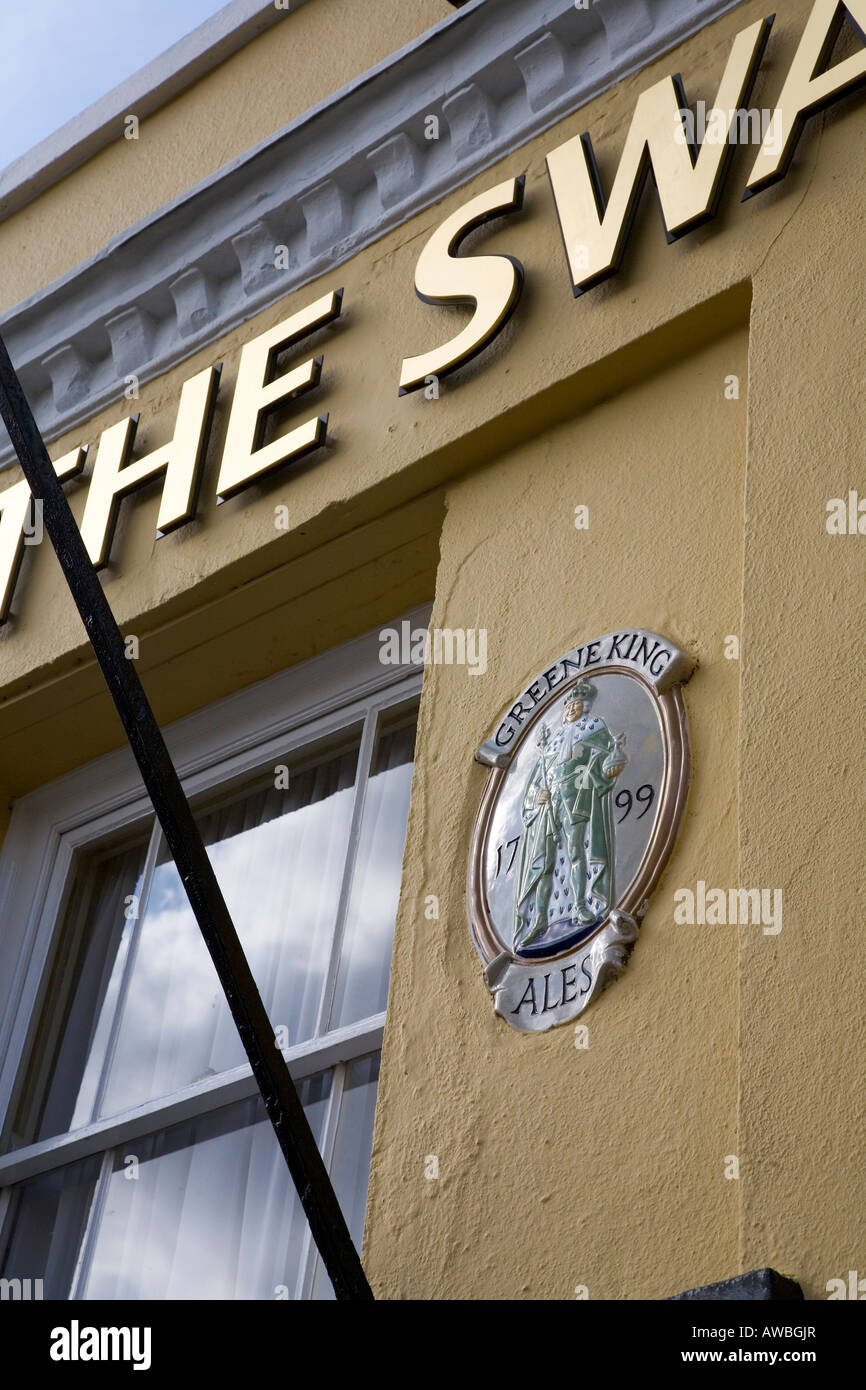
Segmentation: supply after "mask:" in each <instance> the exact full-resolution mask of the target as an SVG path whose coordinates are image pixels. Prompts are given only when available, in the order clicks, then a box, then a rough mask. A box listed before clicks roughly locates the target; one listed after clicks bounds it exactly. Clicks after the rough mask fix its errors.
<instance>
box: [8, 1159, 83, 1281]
mask: <svg viewBox="0 0 866 1390" xmlns="http://www.w3.org/2000/svg"><path fill="white" fill-rule="evenodd" d="M101 1166H102V1155H101V1154H96V1155H95V1156H94V1157H93V1158H85V1159H82V1160H81V1161H80V1162H79V1163H70V1164H69V1165H68V1167H66V1168H58V1169H56V1170H55V1171H54V1172H53V1173H44V1174H42V1175H41V1176H40V1177H38V1178H31V1180H30V1181H29V1182H22V1183H18V1184H17V1185H16V1186H15V1187H13V1188H11V1189H10V1207H9V1213H8V1216H7V1219H6V1223H5V1229H4V1232H3V1239H2V1243H0V1271H2V1276H3V1278H4V1279H42V1280H43V1281H44V1286H43V1290H42V1294H43V1297H44V1298H66V1297H68V1294H69V1289H70V1287H71V1285H72V1276H73V1274H74V1272H75V1265H76V1261H77V1259H78V1250H79V1247H80V1244H81V1236H82V1233H83V1231H84V1228H85V1225H86V1223H87V1213H88V1211H89V1210H90V1202H91V1198H92V1197H93V1190H94V1187H95V1185H96V1180H97V1178H98V1177H99V1170H100V1167H101Z"/></svg>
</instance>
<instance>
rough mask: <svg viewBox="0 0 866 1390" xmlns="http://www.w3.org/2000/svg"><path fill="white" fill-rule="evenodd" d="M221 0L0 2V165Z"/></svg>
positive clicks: (170, 41)
mask: <svg viewBox="0 0 866 1390" xmlns="http://www.w3.org/2000/svg"><path fill="white" fill-rule="evenodd" d="M225 4H226V0H24V2H22V0H0V169H2V168H5V167H6V165H7V164H10V163H11V162H12V160H13V159H17V158H18V156H19V155H21V154H24V152H25V151H26V150H29V149H31V148H32V146H33V145H37V144H38V143H39V141H40V140H44V139H45V137H46V135H51V133H52V132H53V131H55V130H57V129H59V127H60V126H62V125H65V124H66V122H67V121H69V120H71V119H72V118H73V116H77V115H78V114H79V112H81V111H83V110H84V108H85V107H86V106H90V104H91V103H92V102H94V101H98V100H99V98H100V97H101V96H104V95H105V93H106V92H110V91H111V88H112V87H116V86H117V84H118V82H122V81H123V80H124V79H125V78H127V77H130V76H131V75H132V73H134V72H137V71H138V69H139V68H142V67H144V65H145V63H149V62H150V61H151V59H152V58H156V57H157V56H158V55H159V54H160V53H164V52H165V50H166V49H167V48H170V47H171V45H172V44H173V43H177V41H178V39H181V38H183V36H184V34H188V33H189V32H190V30H191V29H195V28H196V27H197V26H198V25H199V24H201V23H203V21H204V20H206V19H208V18H209V17H210V16H211V15H213V14H217V13H218V11H219V10H221V9H224V8H225Z"/></svg>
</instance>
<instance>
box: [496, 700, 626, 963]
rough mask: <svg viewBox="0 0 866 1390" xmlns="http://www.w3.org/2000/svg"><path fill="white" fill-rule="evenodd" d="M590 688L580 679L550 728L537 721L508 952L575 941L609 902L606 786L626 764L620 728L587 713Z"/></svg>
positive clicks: (610, 832)
mask: <svg viewBox="0 0 866 1390" xmlns="http://www.w3.org/2000/svg"><path fill="white" fill-rule="evenodd" d="M596 695H597V691H596V688H595V686H594V685H593V684H592V682H591V681H588V680H580V681H578V682H577V684H576V685H575V686H574V687H573V688H572V689H571V690H570V691H569V693H568V695H567V696H566V698H565V701H564V703H563V705H562V723H561V727H560V728H559V729H558V730H557V732H556V733H555V734H551V731H550V727H549V725H548V724H546V723H545V724H542V725H541V728H540V730H539V733H538V737H537V739H536V745H537V747H538V750H539V756H538V761H537V762H536V763H535V765H534V767H533V769H532V771H531V773H530V776H529V779H528V782H527V785H526V791H525V793H524V797H523V803H522V807H521V819H522V821H523V825H524V827H525V828H524V833H523V837H522V844H521V850H520V861H519V867H518V872H517V876H516V880H515V890H514V937H513V944H514V951H515V954H516V955H517V956H520V957H523V958H532V957H533V956H536V955H543V954H546V953H547V952H549V951H550V949H551V941H552V940H557V939H558V940H559V942H560V949H561V947H562V945H564V944H565V942H564V941H563V940H562V938H567V939H568V942H569V944H572V945H577V944H578V943H579V942H580V941H581V940H583V939H584V938H585V937H587V936H588V935H590V933H591V932H592V931H593V930H594V928H595V927H596V926H597V925H598V924H599V923H600V922H601V921H602V920H603V919H604V918H605V917H606V916H607V914H608V912H609V911H610V908H611V905H612V903H613V892H614V885H613V875H614V858H615V856H614V843H613V840H614V828H613V823H612V818H611V810H610V802H611V792H612V790H613V788H614V786H615V784H616V780H617V778H618V777H619V775H620V773H621V772H622V771H623V769H624V768H625V766H626V762H627V759H626V755H625V743H626V735H625V734H624V733H622V734H617V735H614V734H612V733H611V731H610V730H609V729H608V727H607V724H606V723H605V721H604V720H603V719H600V718H598V716H596V715H594V714H593V713H592V707H593V704H594V702H595V699H596Z"/></svg>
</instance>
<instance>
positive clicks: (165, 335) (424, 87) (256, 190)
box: [0, 0, 742, 466]
mask: <svg viewBox="0 0 866 1390" xmlns="http://www.w3.org/2000/svg"><path fill="white" fill-rule="evenodd" d="M741 3H742V0H594V4H593V7H592V9H590V10H579V9H576V8H575V5H574V3H573V0H470V3H469V4H467V5H465V6H464V7H463V8H462V9H460V10H458V11H456V12H455V14H454V15H453V16H451V17H449V18H448V19H446V20H445V21H443V22H442V23H441V24H439V25H437V26H436V28H435V29H432V30H430V31H429V32H428V33H427V34H425V35H423V36H422V37H421V38H419V39H417V40H415V41H414V42H413V43H411V44H409V45H407V46H406V47H405V48H403V49H402V50H401V51H400V52H398V53H395V54H393V55H392V56H391V57H390V58H389V59H387V60H386V61H385V62H383V63H381V64H379V65H378V66H377V67H375V68H373V69H371V70H370V71H369V72H367V73H365V74H363V76H361V77H359V78H357V79H356V80H355V81H353V82H351V83H349V84H348V86H346V87H343V88H342V89H341V90H340V91H339V92H336V93H335V94H334V95H333V96H331V97H329V98H328V99H327V100H326V101H324V102H322V103H320V104H319V105H318V106H315V107H313V108H311V110H309V111H307V112H306V113H305V114H304V115H303V116H301V117H299V118H298V119H296V120H294V121H292V122H291V123H290V124H289V125H288V126H286V127H285V128H284V129H283V130H281V131H279V132H278V133H277V134H276V135H274V136H272V137H270V138H269V139H268V140H266V141H263V142H262V143H261V144H260V145H258V146H256V147H255V148H254V149H252V150H250V151H248V152H247V153H246V154H245V155H243V156H242V157H241V158H239V159H236V160H234V161H233V162H232V163H231V164H228V165H226V166H225V167H224V168H222V169H220V170H219V171H218V172H217V173H216V174H214V175H212V176H211V177H210V178H208V179H205V180H204V181H203V182H202V183H200V184H198V185H197V186H196V187H195V188H193V189H191V190H190V191H189V192H187V193H185V194H184V195H182V196H181V197H179V198H177V199H175V200H174V201H173V202H171V203H169V204H167V205H166V206H165V207H163V208H161V209H160V210H159V211H158V212H156V213H154V214H153V215H152V216H150V217H147V218H145V219H144V220H143V221H141V222H139V223H138V224H136V225H135V226H134V227H131V228H130V229H128V230H127V231H125V232H123V233H122V234H121V235H120V236H117V237H115V238H114V239H113V240H112V241H111V242H109V244H108V245H107V246H106V247H105V248H104V249H103V250H102V251H100V252H99V253H98V254H97V255H96V256H93V257H91V258H90V259H89V260H88V261H85V262H83V263H82V264H81V265H79V266H77V267H76V268H75V269H74V270H73V271H71V272H69V273H68V274H67V275H65V276H63V277H61V278H60V279H59V280H56V281H55V282H54V283H53V284H51V285H49V286H47V287H46V288H45V289H43V290H40V291H38V292H37V293H36V294H34V295H31V296H30V298H29V299H27V300H25V301H23V302H22V303H21V304H19V305H18V306H17V307H16V308H15V309H13V310H12V311H11V312H10V313H8V314H6V315H5V316H4V319H3V322H2V332H3V334H4V336H5V338H6V342H7V345H8V347H9V350H10V353H11V356H12V359H13V361H14V362H15V363H16V366H17V367H18V370H19V372H20V375H21V378H22V381H23V384H24V387H25V390H26V391H27V394H28V397H29V399H30V401H31V404H32V405H33V407H34V410H35V413H36V417H37V420H38V421H39V424H40V426H41V428H42V431H43V433H44V435H45V437H46V439H48V440H51V439H55V438H57V437H58V436H59V435H61V434H64V433H66V432H67V431H68V430H70V429H72V428H74V427H75V426H76V425H78V424H80V423H82V422H84V421H87V420H89V419H90V418H91V417H92V416H93V415H95V414H96V413H97V412H98V411H99V410H102V409H104V408H105V407H106V406H108V405H110V404H111V403H113V402H115V401H117V400H119V399H120V398H121V397H122V394H123V390H124V386H125V378H126V377H127V376H128V375H130V374H134V375H135V376H136V377H137V378H138V379H139V381H140V382H146V381H148V380H151V379H153V378H154V377H156V376H159V375H161V374H162V373H163V372H165V371H167V370H168V369H169V368H170V367H172V366H174V365H175V364H176V363H178V362H181V361H183V360H184V359H185V358H186V357H189V356H190V355H191V354H192V353H193V352H195V351H197V350H198V349H200V348H202V347H204V346H207V344H209V343H211V342H214V341H216V340H217V339H219V338H221V337H222V336H223V335H224V334H225V333H226V332H228V331H229V330H230V329H231V328H233V327H234V326H235V325H237V324H238V323H241V322H243V321H244V320H246V319H248V318H249V317H250V316H251V315H253V314H255V313H257V312H258V311H259V310H261V309H263V308H265V307H267V306H268V305H270V304H272V303H274V302H275V301H277V300H278V299H281V298H282V297H283V296H285V295H287V294H289V293H290V292H291V291H293V290H296V289H298V288H299V287H300V286H302V285H304V284H306V283H308V282H309V281H310V280H313V279H314V278H315V277H316V276H318V275H321V274H322V273H323V272H326V271H329V270H333V269H334V268H335V267H336V266H338V265H340V264H341V263H342V262H343V261H345V260H346V259H348V258H349V257H350V256H352V255H354V254H355V253H356V252H357V251H358V250H359V249H360V248H361V247H363V246H366V245H367V244H369V243H370V242H372V241H374V240H376V239H377V238H378V237H380V236H381V235H382V234H383V233H384V232H387V231H389V230H390V229H391V228H393V227H396V226H399V225H400V224H401V223H403V222H405V221H406V220H407V219H409V218H410V217H412V216H413V215H414V214H415V213H417V212H419V211H420V210H421V209H423V208H425V207H428V206H429V205H430V204H432V203H435V202H436V201H437V200H439V199H440V198H442V197H443V196H444V195H445V194H447V193H448V192H450V191H451V190H452V189H454V188H457V187H459V186H461V185H462V184H464V183H466V182H467V181H468V180H469V179H471V178H472V177H474V176H475V175H476V174H477V173H479V172H480V171H481V170H483V169H485V168H487V167H489V166H490V165H491V164H493V163H494V162H495V161H496V160H498V159H500V158H501V157H502V156H503V155H507V154H508V153H509V152H511V151H513V150H515V149H516V148H517V147H519V146H520V145H522V144H524V143H525V142H526V141H527V140H529V139H530V138H532V137H533V136H535V135H537V134H539V133H540V132H542V131H544V130H546V129H547V128H548V127H549V126H551V125H553V124H554V123H555V122H556V121H558V120H560V119H561V118H562V117H563V116H564V115H566V114H568V113H569V112H571V111H574V110H576V109H577V108H578V107H580V106H582V105H583V104H584V103H586V102H587V101H589V100H591V99H592V98H593V97H595V96H597V95H598V94H599V93H600V92H602V91H604V90H606V89H607V88H609V87H611V86H612V85H613V84H614V83H616V82H618V81H620V80H621V79H622V78H623V77H625V76H627V75H628V74H629V73H632V72H636V71H638V70H639V69H640V68H642V67H645V66H646V65H647V64H648V63H650V62H652V61H653V60H654V59H655V58H657V57H659V56H660V55H661V54H662V53H664V52H666V51H667V50H668V49H670V48H672V47H674V46H675V45H676V44H678V43H679V42H681V41H682V40H683V39H684V38H686V37H687V36H688V35H690V34H692V33H694V32H695V31H696V30H698V29H700V28H702V27H703V26H704V25H705V24H707V23H709V22H710V21H711V20H713V19H716V18H718V17H719V16H720V15H722V14H724V13H726V12H727V11H729V10H732V9H735V8H736V7H737V5H739V4H741ZM428 116H435V117H436V118H437V119H438V121H439V131H440V138H439V139H436V140H428V139H426V138H425V134H424V131H425V118H426V117H428ZM277 245H281V246H286V247H287V248H288V255H287V259H288V267H289V268H288V269H285V270H278V269H276V268H275V265H274V260H275V248H276V246H277ZM13 457H14V455H13V453H12V448H11V445H10V444H9V442H8V437H7V436H6V434H5V431H0V466H3V465H4V464H7V463H9V462H10V461H11V460H12V459H13Z"/></svg>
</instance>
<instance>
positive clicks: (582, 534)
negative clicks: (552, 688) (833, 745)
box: [367, 329, 747, 1298]
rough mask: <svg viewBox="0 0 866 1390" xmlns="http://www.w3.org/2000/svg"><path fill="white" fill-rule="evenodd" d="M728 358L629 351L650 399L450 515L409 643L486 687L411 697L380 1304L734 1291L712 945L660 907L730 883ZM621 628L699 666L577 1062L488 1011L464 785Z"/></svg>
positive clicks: (431, 678) (732, 666) (730, 350)
mask: <svg viewBox="0 0 866 1390" xmlns="http://www.w3.org/2000/svg"><path fill="white" fill-rule="evenodd" d="M746 358H747V335H746V331H745V329H743V330H740V331H739V332H736V333H734V334H732V335H730V336H727V337H725V338H723V339H722V340H721V341H720V342H719V343H717V344H714V345H713V346H712V347H710V348H707V349H705V350H703V351H699V352H697V353H694V354H692V355H690V357H689V358H688V360H686V361H685V362H679V363H675V364H674V365H672V366H670V367H669V368H667V369H662V370H660V371H658V372H657V373H656V374H653V370H654V367H655V365H656V364H655V363H654V362H653V358H652V355H651V354H650V353H648V354H647V356H646V367H647V371H648V373H649V375H648V377H647V379H646V380H643V381H641V382H640V383H639V384H638V385H635V386H633V387H632V388H631V389H628V390H626V391H624V392H623V393H622V394H618V395H615V396H614V397H613V398H612V399H611V400H609V401H607V402H606V403H604V404H603V405H600V406H598V407H597V408H596V409H594V410H592V411H590V412H588V413H587V414H586V415H584V416H583V418H582V419H580V420H576V421H573V422H569V423H567V424H562V425H560V426H559V427H558V428H556V429H554V430H552V431H548V432H545V433H543V434H541V435H540V436H539V437H538V438H537V439H535V440H533V441H532V442H531V443H529V444H526V445H524V446H523V447H521V448H519V449H516V450H514V451H512V452H510V453H509V454H507V455H506V456H505V457H503V458H500V459H498V460H497V461H496V462H495V463H492V464H491V465H490V466H489V467H488V468H486V469H483V470H480V471H479V472H478V473H476V474H473V476H472V477H471V478H470V479H467V480H466V481H464V482H461V483H459V484H457V485H456V486H455V487H453V488H451V489H449V491H448V495H447V513H446V521H445V527H444V530H443V535H442V554H441V561H440V567H439V574H438V578H437V590H436V603H435V607H434V611H433V617H432V623H433V624H434V626H438V627H458V628H460V627H464V628H465V627H483V628H486V629H487V632H488V638H487V641H488V662H489V667H488V671H487V673H486V674H484V675H476V676H473V675H470V674H469V671H468V670H467V669H466V668H459V667H456V666H442V667H435V668H433V669H431V671H430V673H429V675H428V678H427V683H426V686H425V691H424V704H423V715H422V719H421V726H420V731H419V742H420V746H421V748H422V749H423V750H424V756H423V758H422V760H421V764H420V766H419V768H418V770H417V772H416V782H415V795H414V799H413V813H412V821H411V825H410V833H409V850H408V852H407V857H406V861H405V866H404V868H405V889H404V899H403V903H402V907H401V926H400V942H401V943H402V949H398V950H397V951H396V952H395V959H394V967H393V975H392V982H391V1004H390V1007H391V1009H392V1014H391V1020H390V1022H389V1028H388V1040H387V1053H386V1059H385V1066H384V1069H383V1079H382V1092H381V1097H382V1099H381V1107H380V1112H379V1115H380V1118H379V1126H378V1130H377V1143H376V1155H375V1163H374V1184H373V1193H372V1198H371V1205H370V1211H369V1234H368V1242H367V1256H368V1260H369V1267H370V1273H371V1275H372V1277H373V1279H374V1281H375V1282H376V1285H377V1287H378V1289H379V1291H380V1293H382V1294H385V1295H387V1296H391V1297H425V1296H428V1295H429V1294H431V1293H435V1294H437V1295H440V1296H448V1297H455V1298H471V1297H494V1298H568V1297H571V1296H572V1293H573V1290H574V1287H575V1286H576V1285H578V1284H581V1285H585V1286H587V1287H588V1289H589V1294H590V1297H591V1298H641V1297H643V1298H661V1297H664V1296H665V1295H666V1294H669V1293H673V1292H676V1291H677V1290H678V1289H679V1288H680V1287H687V1286H689V1285H690V1284H694V1283H700V1282H707V1281H709V1280H711V1279H713V1278H715V1277H716V1275H717V1273H718V1272H719V1271H720V1270H734V1269H735V1268H736V1259H737V1200H738V1199H737V1191H736V1183H735V1182H732V1181H727V1180H725V1177H724V1155H726V1154H730V1153H732V1152H736V1137H735V1135H736V960H737V955H736V950H737V942H736V931H735V930H734V931H731V930H726V929H719V928H715V929H712V930H710V929H708V928H700V927H697V926H694V927H688V926H675V925H674V923H673V916H672V896H671V895H672V890H673V887H674V886H682V885H688V884H692V886H694V883H695V880H696V879H697V878H699V877H704V878H705V879H706V880H707V881H709V882H711V883H725V884H727V883H733V882H735V881H736V874H737V863H736V861H737V791H736V769H737V689H738V674H739V673H738V670H737V664H736V662H735V661H729V660H726V659H725V656H724V647H725V637H726V635H727V634H729V633H731V632H733V631H736V628H737V621H738V611H739V599H740V583H741V571H740V561H741V549H740V534H741V525H742V502H743V479H744V467H745V409H746V401H745V389H743V392H742V395H741V398H740V400H738V401H731V400H726V399H725V395H724V389H725V388H724V382H725V377H726V376H727V375H729V374H730V373H735V374H737V375H738V376H739V377H740V378H741V381H742V383H743V388H745V380H746ZM662 457H664V458H665V466H664V467H660V466H659V461H660V459H661V458H662ZM685 478H688V479H689V482H688V485H687V486H686V487H684V486H683V481H684V479H685ZM578 503H581V504H584V505H586V506H588V507H589V518H590V525H589V530H588V531H579V530H576V529H575V527H574V507H575V505H577V504H578ZM627 625H635V626H643V627H649V628H653V629H655V630H657V631H660V632H663V633H664V634H665V635H667V636H670V637H671V638H672V639H673V640H674V641H676V642H678V643H679V644H680V645H682V646H683V647H685V648H686V649H687V650H688V651H690V652H691V653H692V654H693V655H694V656H695V657H697V659H698V661H699V663H700V665H699V669H698V672H697V674H696V675H695V676H694V677H693V679H692V681H691V683H690V684H689V686H688V688H687V691H686V700H687V705H688V709H689V716H690V720H691V726H692V737H693V742H694V750H695V751H694V781H693V786H692V791H691V797H690V802H689V806H688V813H687V819H686V822H685V827H684V831H683V834H682V837H681V841H680V844H679V847H678V849H677V851H676V853H675V855H674V857H673V859H672V861H671V863H670V864H669V866H668V869H667V871H666V873H665V875H664V878H663V879H662V882H661V884H660V886H659V887H658V889H657V890H656V894H655V896H654V899H653V902H652V906H651V908H650V911H649V914H648V916H647V918H646V920H645V922H644V925H643V927H642V930H641V935H640V938H639V941H638V945H637V947H636V949H635V952H634V954H633V957H632V961H631V964H630V965H629V968H628V970H627V971H626V973H625V975H624V976H623V977H622V978H621V979H620V980H619V981H617V982H616V983H615V984H614V985H612V986H611V987H610V989H609V990H608V991H607V993H605V994H603V995H602V997H601V1000H600V1001H599V1002H598V1003H596V1004H594V1005H593V1006H592V1007H591V1008H590V1009H588V1010H587V1011H586V1013H584V1014H582V1015H581V1017H580V1023H581V1024H586V1025H587V1026H588V1029H589V1047H588V1049H587V1050H586V1051H582V1050H577V1049H576V1048H575V1046H574V1041H575V1037H574V1029H573V1028H572V1027H569V1026H564V1027H561V1028H557V1029H554V1030H552V1031H551V1032H549V1033H547V1034H544V1035H541V1036H536V1035H526V1034H520V1033H516V1032H514V1031H513V1030H511V1029H510V1028H508V1026H507V1025H506V1024H505V1023H504V1022H503V1021H502V1020H501V1019H497V1018H496V1017H495V1016H494V1014H493V1009H492V1004H491V1001H490V999H489V996H488V994H487V991H486V989H485V987H484V984H483V981H482V978H481V964H480V962H479V960H478V958H477V956H476V954H475V951H474V948H473V946H472V944H471V942H470V939H469V932H468V929H467V926H466V914H465V907H464V890H465V880H464V876H463V870H464V866H465V863H466V858H467V850H468V845H469V837H470V834H471V828H472V821H473V818H474V814H475V811H476V809H477V805H478V801H479V799H480V795H481V789H482V787H483V785H484V781H485V776H486V773H485V771H484V769H482V768H481V767H479V766H477V765H475V764H473V761H472V759H473V754H474V751H475V748H476V747H477V746H478V744H479V743H481V742H482V741H483V739H484V738H486V737H487V735H488V733H489V728H490V725H491V723H492V722H493V720H494V719H495V718H496V717H497V713H498V711H499V710H500V709H501V708H504V707H506V706H507V704H508V702H509V699H510V698H511V697H512V696H513V695H514V694H515V692H517V691H519V690H520V689H521V688H522V687H523V686H524V685H525V684H527V683H528V681H529V680H531V679H532V676H533V675H534V674H535V673H536V671H537V670H540V669H543V667H544V666H546V665H548V664H550V662H552V661H553V660H555V659H556V658H557V657H558V656H559V655H561V653H562V652H563V651H568V650H569V649H570V648H571V647H572V646H573V645H575V644H577V643H578V642H582V641H584V640H589V639H590V638H592V637H594V636H600V635H601V634H602V633H604V632H609V631H614V630H617V629H618V628H620V627H621V626H627ZM494 712H497V713H494ZM428 894H436V895H437V897H438V898H439V912H440V916H439V919H438V921H437V920H426V919H425V912H424V908H425V897H426V895H428ZM430 1154H435V1155H436V1156H437V1157H438V1159H439V1173H440V1176H439V1178H438V1180H433V1181H431V1180H427V1179H426V1178H425V1157H426V1156H427V1155H430ZM395 1213H399V1215H398V1216H397V1218H396V1219H395Z"/></svg>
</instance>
